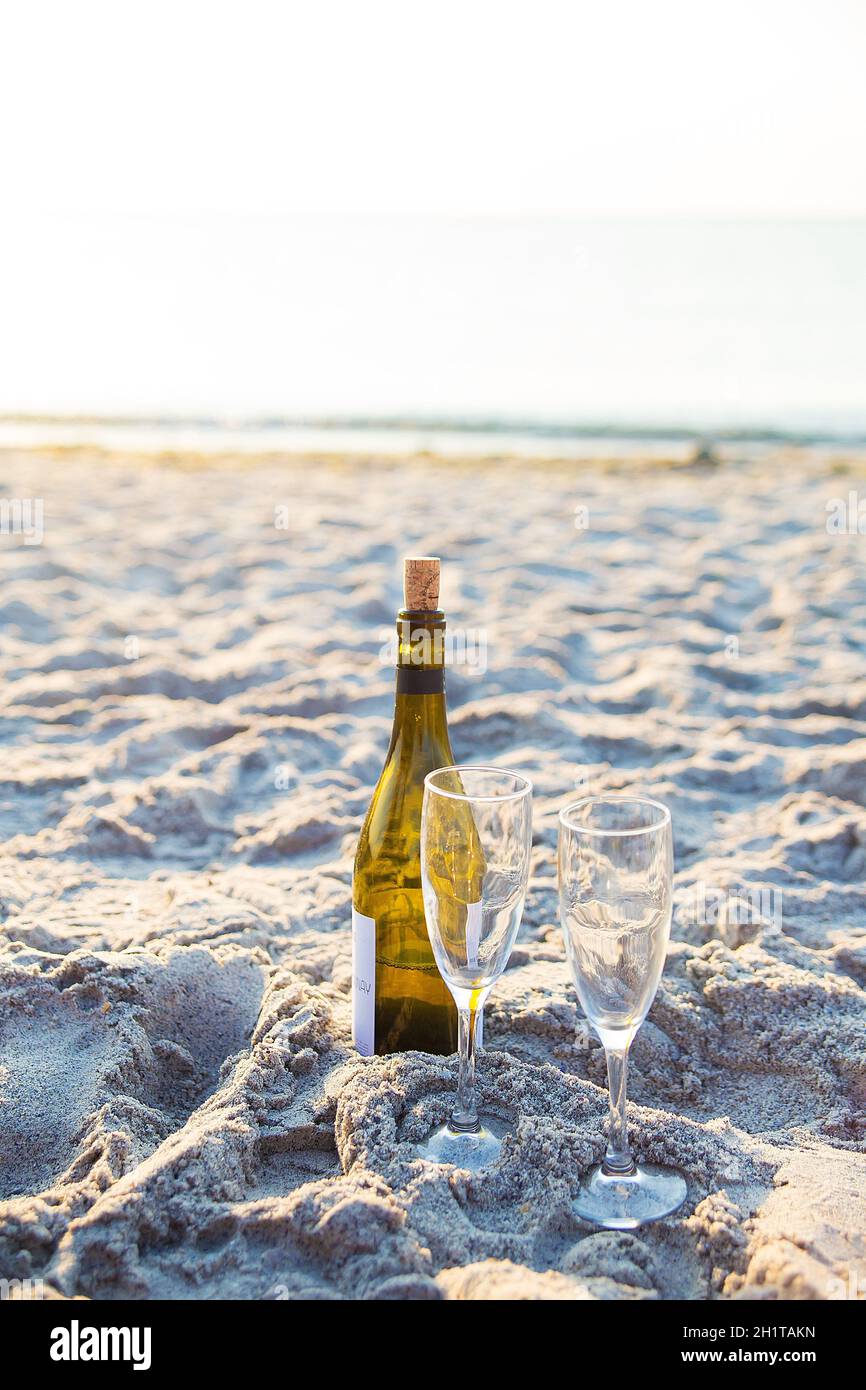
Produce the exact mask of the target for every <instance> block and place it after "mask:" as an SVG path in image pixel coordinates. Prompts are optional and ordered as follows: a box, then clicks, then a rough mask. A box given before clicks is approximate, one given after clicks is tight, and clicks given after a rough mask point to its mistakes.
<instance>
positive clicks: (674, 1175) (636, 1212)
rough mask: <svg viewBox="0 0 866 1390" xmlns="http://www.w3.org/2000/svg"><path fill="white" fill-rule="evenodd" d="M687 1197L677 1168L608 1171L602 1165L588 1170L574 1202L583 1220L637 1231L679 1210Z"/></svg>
mask: <svg viewBox="0 0 866 1390" xmlns="http://www.w3.org/2000/svg"><path fill="white" fill-rule="evenodd" d="M685 1199H686V1180H685V1178H684V1177H683V1175H682V1173H679V1172H677V1170H676V1168H659V1167H656V1166H653V1165H649V1164H648V1165H647V1166H646V1167H638V1168H635V1170H634V1172H633V1173H625V1174H608V1173H605V1171H604V1169H603V1167H602V1165H601V1164H599V1165H598V1167H596V1168H593V1169H591V1170H590V1172H589V1173H588V1175H587V1177H586V1179H585V1180H584V1182H583V1183H582V1185H581V1188H580V1191H579V1192H578V1194H577V1197H576V1199H575V1201H574V1203H573V1208H574V1211H575V1214H576V1215H577V1216H579V1217H580V1218H581V1219H582V1220H583V1221H591V1222H593V1224H594V1225H596V1226H606V1227H607V1228H608V1230H611V1231H633V1230H635V1228H636V1227H638V1226H643V1225H645V1224H646V1223H647V1222H649V1221H659V1220H660V1219H661V1218H662V1217H663V1216H670V1215H671V1213H672V1212H675V1211H677V1210H678V1208H679V1207H681V1206H682V1204H683V1202H684V1201H685Z"/></svg>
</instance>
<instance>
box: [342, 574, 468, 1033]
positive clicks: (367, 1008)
mask: <svg viewBox="0 0 866 1390" xmlns="http://www.w3.org/2000/svg"><path fill="white" fill-rule="evenodd" d="M403 579H404V599H405V607H404V608H402V609H401V610H400V612H399V613H398V615H397V695H396V703H395V709H394V726H393V729H392V731H391V743H390V746H389V748H388V753H387V756H386V758H385V766H384V768H383V769H382V775H381V777H380V778H379V781H378V783H377V785H376V790H375V791H374V793H373V800H372V801H371V803H370V808H369V810H368V812H367V818H366V820H365V821H364V826H363V829H362V831H361V838H360V840H359V842H358V850H357V853H356V855H355V873H354V879H353V884H352V1026H353V1034H354V1039H355V1046H356V1047H357V1049H358V1051H359V1052H361V1053H362V1054H363V1055H364V1056H372V1055H373V1054H374V1053H385V1052H403V1051H408V1050H409V1049H411V1048H417V1049H418V1050H419V1051H422V1052H434V1053H439V1054H443V1055H444V1054H449V1053H452V1052H455V1051H456V1049H457V1010H456V1008H455V1006H454V1001H453V999H452V997H451V994H450V992H449V990H448V988H447V986H446V985H445V983H444V981H443V980H442V977H441V976H440V974H439V971H438V969H437V966H436V962H435V960H434V958H433V952H432V949H431V947H430V938H429V937H428V935H427V925H426V922H425V919H424V902H423V897H422V892H421V865H420V857H419V840H420V832H421V803H422V799H423V795H424V778H425V776H426V775H427V773H428V772H432V771H433V770H434V768H437V767H448V766H450V765H451V764H453V762H454V756H453V754H452V752H451V744H450V741H449V738H448V723H447V719H446V714H445V614H444V613H443V612H442V610H441V609H440V608H439V561H438V560H437V559H434V558H431V557H425V558H420V559H408V560H406V561H405V562H404V574H403Z"/></svg>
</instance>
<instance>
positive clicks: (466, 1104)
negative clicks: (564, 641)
mask: <svg viewBox="0 0 866 1390" xmlns="http://www.w3.org/2000/svg"><path fill="white" fill-rule="evenodd" d="M531 848H532V783H531V782H529V781H528V780H527V778H525V777H521V776H520V775H519V774H518V773H516V772H505V771H503V770H502V769H501V768H497V767H472V766H463V767H444V768H439V769H437V771H435V772H430V773H428V775H427V776H426V777H425V779H424V800H423V803H422V807H421V885H422V889H423V893H424V914H425V916H426V919H427V932H428V935H429V937H430V945H431V946H432V948H433V955H434V957H435V959H436V964H437V966H438V967H439V973H440V974H441V976H442V978H443V980H444V981H445V983H446V985H447V986H448V988H449V990H450V991H451V993H452V995H453V996H454V1002H455V1004H456V1005H457V1016H458V1020H459V1034H458V1036H459V1042H460V1071H459V1080H458V1084H457V1097H456V1103H455V1105H454V1108H453V1110H452V1112H451V1118H450V1119H449V1120H448V1122H447V1123H446V1124H444V1125H442V1126H441V1128H440V1129H438V1130H436V1131H434V1133H433V1134H431V1135H430V1136H429V1137H428V1138H427V1139H426V1140H425V1142H424V1143H423V1144H422V1145H421V1146H420V1150H419V1151H420V1153H421V1155H422V1157H424V1158H429V1159H432V1160H433V1161H434V1162H438V1163H453V1164H455V1165H456V1166H457V1167H459V1168H468V1169H469V1170H470V1171H471V1172H474V1171H476V1170H477V1169H479V1168H483V1167H485V1166H486V1165H487V1164H489V1163H492V1162H493V1160H494V1159H495V1158H496V1157H497V1156H498V1154H499V1151H500V1149H501V1147H502V1141H501V1139H500V1138H499V1137H498V1136H497V1135H496V1134H495V1133H493V1131H492V1130H491V1129H490V1127H489V1126H488V1125H484V1124H482V1122H481V1119H480V1117H479V1114H478V1109H477V1106H476V1103H475V1030H476V1022H477V1020H478V1019H479V1018H480V1017H481V1010H482V1008H483V1007H484V1002H485V1000H486V998H487V996H488V994H489V993H490V990H491V988H492V986H493V985H494V984H495V982H496V981H497V980H498V978H499V976H500V975H501V974H502V972H503V970H504V969H505V966H506V964H507V962H508V957H509V956H510V955H511V948H512V946H513V945H514V941H515V938H516V936H517V931H518V928H519V926H520V918H521V916H522V914H523V902H524V899H525V897H526V885H527V881H528V879H529V858H530V850H531Z"/></svg>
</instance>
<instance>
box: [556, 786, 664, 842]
mask: <svg viewBox="0 0 866 1390" xmlns="http://www.w3.org/2000/svg"><path fill="white" fill-rule="evenodd" d="M628 802H631V803H632V804H633V805H635V806H652V808H653V809H654V810H655V811H660V812H661V815H660V816H659V817H658V819H656V820H654V821H653V822H652V823H651V824H650V825H632V826H626V827H624V828H623V829H621V830H617V829H616V828H615V827H613V826H611V827H610V828H608V827H606V826H596V825H577V824H575V822H574V821H573V820H571V819H570V817H571V815H572V814H573V813H574V812H575V811H577V810H578V809H579V808H580V807H581V806H600V805H604V804H605V803H607V804H609V805H610V804H613V805H614V806H623V805H626V804H627V803H628ZM670 823H671V812H670V807H669V806H665V804H664V802H663V801H656V800H655V798H654V797H652V796H627V795H619V794H618V793H616V792H609V793H601V794H600V795H598V796H582V797H581V798H580V800H579V801H570V802H569V804H568V805H567V806H563V808H562V810H561V811H560V813H559V824H560V826H561V827H563V828H564V829H565V830H571V831H573V832H574V834H575V835H605V836H614V835H616V836H617V837H619V836H622V835H654V834H655V833H656V832H657V831H659V830H664V828H665V826H666V825H670Z"/></svg>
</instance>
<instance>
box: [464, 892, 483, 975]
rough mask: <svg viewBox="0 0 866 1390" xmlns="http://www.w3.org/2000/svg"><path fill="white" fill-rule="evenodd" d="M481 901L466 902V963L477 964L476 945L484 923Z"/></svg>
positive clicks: (478, 942)
mask: <svg viewBox="0 0 866 1390" xmlns="http://www.w3.org/2000/svg"><path fill="white" fill-rule="evenodd" d="M481 914H482V907H481V903H480V902H478V903H467V904H466V964H467V965H472V966H477V965H478V947H479V945H480V944H481V928H482V926H483V925H484V922H483V918H482V915H481Z"/></svg>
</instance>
